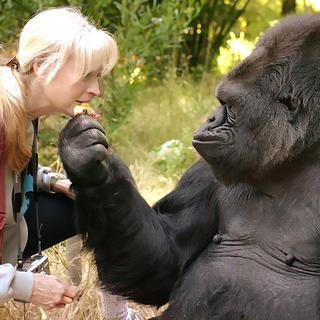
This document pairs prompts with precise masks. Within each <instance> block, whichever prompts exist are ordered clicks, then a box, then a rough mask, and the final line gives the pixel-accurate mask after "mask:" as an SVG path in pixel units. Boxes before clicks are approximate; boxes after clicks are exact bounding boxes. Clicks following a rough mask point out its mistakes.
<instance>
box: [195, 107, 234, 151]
mask: <svg viewBox="0 0 320 320" xmlns="http://www.w3.org/2000/svg"><path fill="white" fill-rule="evenodd" d="M232 137H233V134H232V131H231V127H230V124H229V123H228V115H227V108H226V107H225V106H220V107H219V108H218V109H217V110H216V111H215V113H214V115H213V117H211V118H209V119H208V121H207V122H206V123H204V124H203V125H202V126H201V127H200V128H199V129H198V130H196V132H195V133H194V136H193V141H192V143H193V145H197V144H206V145H214V144H219V145H220V144H226V143H228V142H229V141H231V139H232Z"/></svg>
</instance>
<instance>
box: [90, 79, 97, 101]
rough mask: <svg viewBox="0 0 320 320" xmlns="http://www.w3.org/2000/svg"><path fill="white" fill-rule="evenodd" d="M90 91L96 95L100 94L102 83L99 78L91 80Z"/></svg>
mask: <svg viewBox="0 0 320 320" xmlns="http://www.w3.org/2000/svg"><path fill="white" fill-rule="evenodd" d="M88 93H89V94H91V95H92V96H94V97H97V96H100V85H99V81H98V79H95V80H93V81H91V83H90V85H89V87H88Z"/></svg>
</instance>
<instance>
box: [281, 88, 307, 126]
mask: <svg viewBox="0 0 320 320" xmlns="http://www.w3.org/2000/svg"><path fill="white" fill-rule="evenodd" d="M279 102H280V103H281V104H283V105H285V106H286V107H287V109H288V111H289V116H288V121H289V122H290V123H294V122H295V120H296V118H297V115H298V113H299V111H301V109H302V108H303V103H302V100H301V99H300V98H299V97H295V96H293V95H292V94H288V95H287V96H285V97H282V98H279Z"/></svg>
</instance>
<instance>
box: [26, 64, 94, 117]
mask: <svg viewBox="0 0 320 320" xmlns="http://www.w3.org/2000/svg"><path fill="white" fill-rule="evenodd" d="M76 67H77V65H76V63H75V61H74V60H72V59H69V60H68V61H67V62H66V63H65V64H64V66H63V67H62V68H61V69H60V70H59V71H58V72H57V73H56V75H55V76H54V78H53V79H52V80H51V81H50V82H48V83H47V82H46V81H45V80H46V78H45V75H39V76H37V75H35V81H33V83H32V85H31V90H30V91H31V92H30V93H31V94H30V97H31V101H29V110H28V111H29V113H30V114H32V115H33V116H34V117H38V116H41V115H44V114H49V113H54V112H62V113H66V114H69V115H70V116H73V109H74V107H75V106H76V105H77V104H80V103H82V102H87V103H89V102H90V101H91V100H92V98H94V97H95V96H99V95H100V88H99V82H98V78H99V76H100V70H93V71H92V72H90V73H89V74H87V75H86V76H85V77H84V78H82V79H80V80H78V81H77V82H74V81H73V79H74V74H75V71H76ZM35 74H36V73H35Z"/></svg>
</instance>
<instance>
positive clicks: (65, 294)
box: [0, 8, 117, 308]
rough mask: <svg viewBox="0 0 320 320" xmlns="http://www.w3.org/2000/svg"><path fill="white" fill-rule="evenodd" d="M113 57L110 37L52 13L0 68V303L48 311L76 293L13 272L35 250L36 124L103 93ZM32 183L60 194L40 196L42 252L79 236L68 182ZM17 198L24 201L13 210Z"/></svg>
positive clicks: (74, 15)
mask: <svg viewBox="0 0 320 320" xmlns="http://www.w3.org/2000/svg"><path fill="white" fill-rule="evenodd" d="M116 60H117V46H116V43H115V41H114V40H113V38H112V37H111V36H110V34H108V33H107V32H105V31H103V30H101V29H97V28H96V27H95V26H94V25H92V24H91V23H90V22H89V21H88V20H87V19H86V18H85V17H84V16H83V15H82V14H81V13H80V12H79V11H77V10H75V9H72V8H55V9H49V10H46V11H43V12H40V13H39V14H37V15H36V16H34V17H33V18H32V19H31V20H29V22H28V23H27V24H26V25H25V27H24V28H23V30H22V32H21V35H20V39H19V48H18V51H17V55H16V57H14V58H13V59H11V60H10V61H9V62H7V63H5V64H3V65H2V66H1V67H0V128H1V137H2V139H1V143H2V144H1V146H0V150H1V153H0V155H1V164H0V186H1V189H0V257H1V256H2V259H1V263H2V264H1V265H0V303H4V302H6V301H8V300H9V299H10V298H15V299H20V300H24V301H28V302H31V303H34V304H38V305H42V306H45V307H46V308H55V307H64V306H65V305H66V304H69V303H72V302H73V300H74V298H75V297H76V296H77V294H78V291H79V290H78V288H76V287H75V286H72V285H69V284H67V283H65V282H63V281H61V280H59V279H57V278H55V277H53V276H49V275H43V274H39V273H31V272H22V271H16V269H15V268H14V267H13V265H15V264H16V263H17V258H16V257H17V254H18V253H19V250H20V248H21V251H22V250H23V249H24V256H30V255H32V254H34V253H36V252H37V250H38V249H37V243H38V234H37V223H36V218H37V217H36V215H35V210H36V209H35V208H36V206H35V205H34V204H35V201H34V194H35V193H34V191H33V188H32V187H31V188H30V185H31V186H32V185H35V183H34V182H33V181H34V180H32V179H35V176H36V174H35V173H34V172H32V168H34V165H35V163H36V161H37V159H36V155H35V154H36V148H35V144H36V143H35V142H36V139H35V138H34V137H35V134H34V132H35V130H36V127H35V126H34V123H35V121H34V120H35V119H37V118H38V117H40V116H43V115H46V114H50V113H55V112H61V113H65V114H67V115H70V116H73V109H74V107H75V106H76V105H77V104H80V103H85V102H87V103H88V102H90V101H91V99H92V98H94V97H95V96H99V95H100V90H99V84H98V78H99V77H100V76H103V75H105V74H107V73H109V72H110V70H111V69H112V68H113V66H114V65H115V63H116ZM32 150H33V152H32ZM30 159H31V160H30ZM33 171H36V170H33ZM30 181H31V182H30ZM37 181H38V187H39V189H40V190H42V191H47V192H48V191H55V192H60V194H58V193H56V194H54V193H45V192H39V194H38V201H37V202H38V205H37V207H38V212H39V219H40V223H41V226H42V228H41V234H42V238H41V240H42V248H43V249H45V248H47V247H50V246H51V245H53V244H55V243H58V242H60V241H62V240H64V239H66V238H68V237H71V236H73V235H75V234H76V232H75V230H74V227H73V216H72V207H73V201H72V200H71V199H69V198H67V197H66V195H67V196H69V197H71V198H72V196H73V195H72V193H70V191H69V186H70V182H69V180H66V179H61V177H60V176H57V175H55V174H53V173H52V172H51V170H50V169H48V168H41V167H40V168H39V170H38V177H37ZM20 188H22V192H20ZM12 194H14V196H13V197H12ZM19 196H22V198H23V200H22V203H20V205H17V201H16V200H17V199H20V198H19ZM12 199H14V200H12ZM68 199H69V200H68ZM18 202H19V201H18ZM24 214H25V216H23V215H24ZM21 215H22V216H21ZM26 220H27V223H26ZM27 225H28V227H27ZM18 227H19V229H20V232H18ZM28 228H29V236H28V230H27V229H28ZM19 238H20V241H18V239H19ZM27 238H28V239H27ZM19 242H20V245H19Z"/></svg>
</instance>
